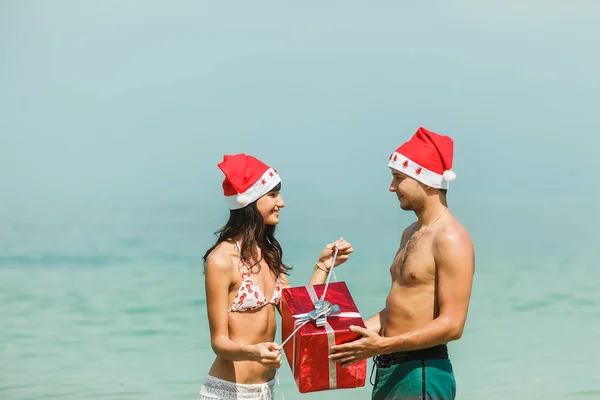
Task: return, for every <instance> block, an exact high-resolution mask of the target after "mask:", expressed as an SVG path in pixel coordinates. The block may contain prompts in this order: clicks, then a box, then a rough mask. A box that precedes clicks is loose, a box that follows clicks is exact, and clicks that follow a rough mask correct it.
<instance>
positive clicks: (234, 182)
mask: <svg viewBox="0 0 600 400" xmlns="http://www.w3.org/2000/svg"><path fill="white" fill-rule="evenodd" d="M217 166H218V167H219V168H220V169H221V171H223V173H224V174H225V180H224V181H223V194H224V195H225V199H226V200H227V205H228V206H229V209H230V210H237V209H240V208H244V207H246V206H247V205H248V204H250V203H252V202H254V201H256V200H258V199H259V198H260V197H261V196H263V195H265V194H267V193H269V192H270V191H271V190H272V189H273V188H274V187H275V186H277V184H278V183H279V182H281V178H280V177H279V175H278V174H277V171H275V170H274V169H273V168H271V167H269V166H268V165H266V164H264V163H263V162H262V161H260V160H259V159H257V158H255V157H252V156H248V155H246V154H244V153H241V154H235V155H225V156H223V161H221V162H220V163H219V164H217Z"/></svg>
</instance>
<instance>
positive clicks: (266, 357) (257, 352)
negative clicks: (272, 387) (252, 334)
mask: <svg viewBox="0 0 600 400" xmlns="http://www.w3.org/2000/svg"><path fill="white" fill-rule="evenodd" d="M253 353H254V356H255V357H254V361H257V362H259V363H261V364H262V365H264V366H265V367H267V368H279V367H281V346H279V345H278V344H277V343H273V342H265V343H259V344H256V345H254V346H253Z"/></svg>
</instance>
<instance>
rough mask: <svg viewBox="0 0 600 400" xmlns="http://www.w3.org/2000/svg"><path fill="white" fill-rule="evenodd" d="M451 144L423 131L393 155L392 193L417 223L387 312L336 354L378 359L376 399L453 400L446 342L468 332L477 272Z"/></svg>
mask: <svg viewBox="0 0 600 400" xmlns="http://www.w3.org/2000/svg"><path fill="white" fill-rule="evenodd" d="M453 150H454V142H453V140H452V139H451V138H450V137H448V136H442V135H439V134H436V133H434V132H431V131H428V130H427V129H424V128H419V129H418V130H417V132H416V133H415V134H414V135H413V137H412V138H411V139H410V140H409V141H408V142H406V143H404V144H403V145H401V146H400V147H399V148H398V149H397V150H396V151H395V152H394V154H392V155H391V156H390V160H389V167H390V168H391V172H392V182H391V185H390V188H389V190H390V192H393V193H395V194H396V196H397V197H398V201H399V202H400V207H401V208H402V209H403V210H410V211H413V212H414V213H415V214H416V217H417V221H416V222H414V223H413V224H411V225H410V226H408V227H407V228H406V229H405V230H404V232H403V233H402V238H401V240H400V248H399V249H398V251H397V253H396V256H395V257H394V260H393V262H392V266H391V269H390V272H391V278H392V286H391V289H390V292H389V294H388V297H387V300H386V304H385V308H384V309H383V310H382V311H380V312H379V313H378V314H376V315H375V316H373V317H372V318H370V319H368V320H367V321H366V326H367V329H366V330H365V329H363V328H361V327H351V328H350V329H351V330H352V331H354V332H359V333H360V334H362V338H361V339H358V340H356V341H354V342H351V343H345V344H341V345H337V346H332V347H331V353H332V354H331V355H330V359H332V360H333V361H335V362H337V363H341V364H342V366H347V365H350V364H353V363H355V362H357V361H360V360H363V359H366V358H369V357H373V356H376V357H375V358H374V361H375V365H374V367H377V373H376V378H375V382H374V384H373V385H374V386H373V393H372V399H376V400H383V399H387V400H389V399H435V400H447V399H454V398H455V395H456V382H455V380H454V373H453V369H452V365H451V363H450V360H449V359H448V352H447V346H446V345H447V343H448V342H450V341H452V340H457V339H459V338H460V337H461V335H462V333H463V328H464V326H465V321H466V318H467V310H468V307H469V299H470V297H471V286H472V280H473V273H474V269H475V256H474V249H473V244H472V242H471V238H470V236H469V233H468V232H467V230H466V229H465V228H464V227H463V226H462V225H461V224H460V222H459V221H458V220H457V219H456V218H455V217H454V216H453V215H452V213H451V212H450V210H448V205H447V202H446V192H447V189H448V183H449V182H450V181H452V180H454V178H455V177H456V175H455V174H454V172H453V171H452V157H453Z"/></svg>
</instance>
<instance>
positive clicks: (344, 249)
mask: <svg viewBox="0 0 600 400" xmlns="http://www.w3.org/2000/svg"><path fill="white" fill-rule="evenodd" d="M336 246H337V247H338V253H337V257H336V258H335V265H334V267H337V266H338V265H340V264H343V263H345V262H346V261H348V257H350V254H351V253H352V252H353V251H354V249H353V248H352V245H351V244H350V242H347V241H345V240H344V238H340V239H338V240H336V241H335V242H333V243H329V244H328V245H327V246H325V249H324V250H323V252H322V253H321V255H320V256H319V260H318V261H317V267H318V268H320V269H325V270H326V271H329V269H331V262H332V261H333V253H334V252H335V248H336Z"/></svg>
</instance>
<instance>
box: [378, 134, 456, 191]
mask: <svg viewBox="0 0 600 400" xmlns="http://www.w3.org/2000/svg"><path fill="white" fill-rule="evenodd" d="M453 152H454V142H453V141H452V139H451V138H450V137H449V136H443V135H439V134H437V133H434V132H431V131H428V130H427V129H425V128H423V127H420V128H419V129H418V130H417V132H416V133H415V134H414V135H413V137H412V138H410V140H409V141H408V142H406V143H404V144H403V145H401V146H400V147H398V148H397V149H396V151H395V152H394V153H393V154H392V155H391V156H390V160H389V163H388V166H389V167H390V168H393V169H395V170H396V171H400V172H402V173H404V174H406V175H408V176H410V177H412V178H414V179H416V180H418V181H419V182H422V183H424V184H425V185H427V186H430V187H433V188H437V189H448V186H449V185H448V184H449V183H450V182H451V181H453V180H454V179H456V174H455V173H454V172H453V171H452V157H453Z"/></svg>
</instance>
